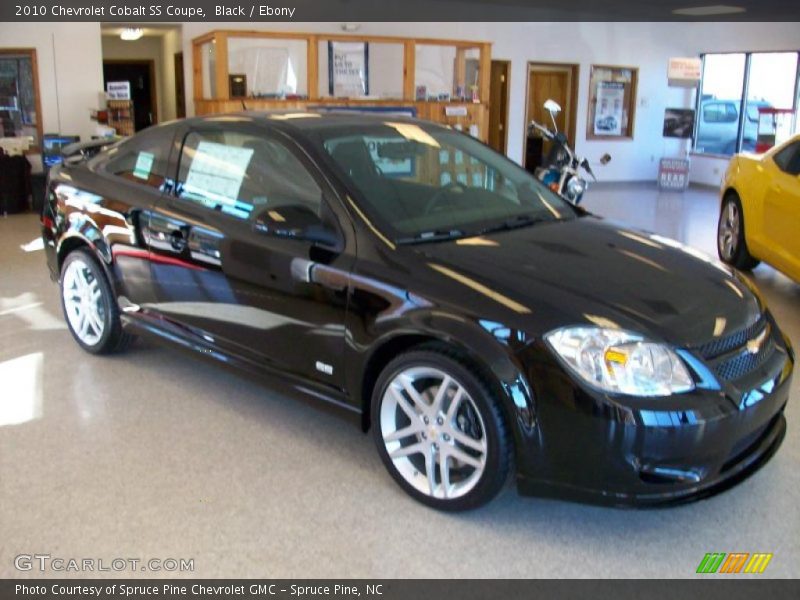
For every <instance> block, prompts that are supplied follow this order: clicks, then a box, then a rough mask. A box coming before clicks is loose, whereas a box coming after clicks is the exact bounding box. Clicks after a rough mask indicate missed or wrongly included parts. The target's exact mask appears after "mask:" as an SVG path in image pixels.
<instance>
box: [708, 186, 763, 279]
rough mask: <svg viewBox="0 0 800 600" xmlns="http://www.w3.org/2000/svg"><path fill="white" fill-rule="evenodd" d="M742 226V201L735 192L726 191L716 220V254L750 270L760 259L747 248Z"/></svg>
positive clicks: (724, 260) (721, 258)
mask: <svg viewBox="0 0 800 600" xmlns="http://www.w3.org/2000/svg"><path fill="white" fill-rule="evenodd" d="M744 228H745V222H744V211H743V210H742V201H741V200H740V199H739V195H738V194H737V193H736V192H728V193H727V194H725V197H724V198H723V200H722V206H721V208H720V211H719V221H718V222H717V255H718V256H719V258H720V260H722V262H724V263H727V264H729V265H731V266H733V267H736V268H737V269H740V270H742V271H750V270H751V269H754V268H755V267H757V266H758V264H759V262H760V261H759V260H758V259H756V258H754V257H753V256H752V255H751V254H750V251H749V250H748V248H747V239H746V236H745V233H744Z"/></svg>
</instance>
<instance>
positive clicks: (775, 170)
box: [717, 135, 800, 282]
mask: <svg viewBox="0 0 800 600" xmlns="http://www.w3.org/2000/svg"><path fill="white" fill-rule="evenodd" d="M717 252H718V253H719V257H720V258H721V259H722V261H723V262H726V263H728V264H729V265H732V266H734V267H736V268H737V269H745V270H749V269H752V268H753V267H755V266H756V265H757V264H758V263H759V261H762V260H763V261H764V262H766V263H769V264H771V265H772V266H773V267H775V268H776V269H778V270H779V271H782V272H784V273H786V275H788V276H789V277H791V278H792V279H794V280H795V281H797V282H800V135H796V136H795V137H793V138H792V139H790V140H789V141H788V142H786V143H784V144H781V145H780V146H776V147H775V148H772V149H771V150H769V151H768V152H766V153H765V154H760V155H757V154H737V155H736V156H734V157H733V158H732V159H731V162H730V164H729V165H728V170H727V172H726V173H725V179H724V181H723V183H722V203H721V205H720V215H719V225H718V226H717Z"/></svg>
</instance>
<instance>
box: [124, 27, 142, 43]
mask: <svg viewBox="0 0 800 600" xmlns="http://www.w3.org/2000/svg"><path fill="white" fill-rule="evenodd" d="M143 35H144V29H141V28H139V27H126V28H125V29H123V30H122V33H120V34H119V37H120V38H121V39H123V40H125V41H126V42H133V41H135V40H138V39H139V38H140V37H142V36H143Z"/></svg>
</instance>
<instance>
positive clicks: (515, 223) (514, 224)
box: [480, 215, 555, 235]
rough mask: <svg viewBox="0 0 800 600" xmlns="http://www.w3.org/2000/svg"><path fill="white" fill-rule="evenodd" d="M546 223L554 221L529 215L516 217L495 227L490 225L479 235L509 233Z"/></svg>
mask: <svg viewBox="0 0 800 600" xmlns="http://www.w3.org/2000/svg"><path fill="white" fill-rule="evenodd" d="M548 221H555V219H552V218H546V217H534V216H531V215H518V216H516V217H513V218H511V219H506V220H505V221H503V222H501V223H498V224H496V225H490V226H489V227H484V228H483V229H481V230H480V234H481V235H483V234H484V233H492V232H495V231H509V230H511V229H519V228H520V227H530V226H531V225H536V224H537V223H545V222H548Z"/></svg>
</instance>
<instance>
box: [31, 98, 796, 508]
mask: <svg viewBox="0 0 800 600" xmlns="http://www.w3.org/2000/svg"><path fill="white" fill-rule="evenodd" d="M45 204H46V206H45V208H44V212H43V216H42V221H43V233H44V240H45V246H46V250H47V260H48V264H49V268H50V271H51V273H52V277H53V279H55V280H57V281H58V282H59V284H60V290H61V298H62V303H63V308H64V315H65V318H66V321H67V323H68V325H69V329H70V331H71V332H72V335H73V336H74V338H75V340H76V341H77V343H78V344H79V345H80V346H81V347H82V348H83V349H84V350H86V351H88V352H92V353H98V354H99V353H106V352H113V351H118V350H121V349H122V348H124V347H125V346H126V345H127V344H128V342H129V341H130V340H132V339H133V336H134V335H136V334H150V335H154V336H157V337H160V338H162V339H164V340H167V341H169V342H171V343H173V344H175V345H177V346H179V347H184V348H187V349H189V350H192V351H195V352H196V353H197V354H199V355H202V356H205V357H210V358H212V359H216V360H218V361H221V362H223V363H227V364H229V365H234V366H237V367H239V368H241V369H244V370H246V371H249V372H251V373H253V374H256V375H258V376H261V377H263V378H266V379H268V380H269V382H271V385H272V386H273V387H274V388H276V389H278V390H280V391H282V392H283V393H288V394H293V395H298V396H302V397H305V398H308V399H310V400H312V401H315V402H317V403H319V404H321V405H323V406H327V407H332V408H335V409H338V410H339V412H341V413H342V414H344V415H346V416H348V417H350V418H352V420H353V421H355V422H356V423H357V424H359V425H360V426H361V427H362V428H363V429H364V430H365V431H366V430H369V429H371V430H372V434H373V436H374V438H375V442H376V445H377V448H378V453H379V454H380V456H381V458H382V460H383V462H384V463H385V465H386V468H387V469H388V471H389V473H390V474H391V475H392V477H394V479H395V480H396V481H397V482H398V484H399V485H400V486H401V487H402V488H403V489H404V490H405V491H406V492H408V493H409V494H410V495H411V496H413V497H414V498H416V499H417V500H419V501H421V502H424V503H425V504H428V505H430V506H433V507H435V508H439V509H445V510H462V509H468V508H472V507H475V506H478V505H480V504H482V503H484V502H487V501H488V500H490V499H491V498H492V497H494V496H495V495H496V494H497V493H498V491H499V490H500V489H501V487H502V486H503V484H504V483H505V482H506V481H507V479H508V476H509V472H510V471H513V473H514V475H515V476H516V480H517V485H518V488H519V490H520V491H521V492H522V493H525V494H531V495H539V496H557V497H563V498H570V499H574V500H582V501H589V502H597V503H604V504H611V505H636V506H651V505H663V504H670V503H676V502H681V501H686V500H691V499H697V498H700V497H704V496H707V495H709V494H712V493H714V492H717V491H720V490H722V489H724V488H727V487H729V486H731V485H733V484H735V483H736V482H738V481H740V480H742V479H743V478H745V477H746V476H747V475H749V474H751V473H752V472H754V471H755V470H756V469H757V468H759V467H760V466H761V465H763V464H764V463H765V462H766V461H767V460H768V459H769V458H770V457H771V456H772V455H773V454H774V453H775V451H776V450H777V448H778V447H779V445H780V443H781V441H782V439H783V436H784V433H785V429H786V422H785V420H784V416H783V412H784V407H785V406H786V402H787V398H788V391H789V386H790V380H791V375H792V368H793V364H794V353H793V351H792V348H791V345H790V342H789V340H788V338H787V337H786V336H784V335H783V334H782V333H781V331H780V329H779V328H778V325H777V324H776V322H775V320H774V318H773V317H772V315H771V314H770V312H769V310H768V309H767V307H766V306H765V304H764V301H763V300H762V298H761V297H760V296H759V293H758V291H757V290H756V289H755V288H754V287H753V285H752V284H750V283H749V282H748V280H747V279H745V278H744V277H742V276H741V275H739V274H738V273H736V272H734V271H732V270H730V269H728V268H727V267H724V266H722V265H721V264H719V263H717V262H715V261H712V260H711V259H709V258H707V257H706V256H705V255H703V254H700V253H698V252H696V251H695V250H693V249H691V248H688V247H685V246H683V245H681V244H679V243H677V242H675V241H673V240H670V239H667V238H663V237H660V236H658V235H653V234H650V233H645V232H641V231H634V230H630V229H626V228H623V227H620V226H619V225H615V224H612V223H608V222H605V221H603V220H601V219H599V218H597V217H595V216H593V215H591V214H589V213H587V212H586V211H584V210H582V209H580V208H576V207H575V206H572V205H571V204H568V203H567V202H565V201H564V200H562V199H561V198H560V197H558V196H557V195H555V194H553V193H552V192H550V191H549V190H548V189H546V188H545V187H544V186H542V185H540V183H539V182H538V181H536V180H535V179H534V178H533V177H532V176H531V175H529V174H528V173H527V172H526V171H524V170H522V169H521V168H520V167H518V166H517V165H516V164H514V163H512V162H511V161H509V160H507V159H506V158H504V157H503V156H501V155H499V154H497V153H495V152H494V151H492V150H490V149H489V148H488V147H486V146H484V145H483V144H481V143H480V142H478V141H476V140H475V139H472V138H471V137H469V136H467V135H464V134H462V133H460V132H458V131H455V130H453V129H451V128H449V127H445V126H440V125H435V124H431V123H426V122H423V121H418V120H414V119H409V118H404V117H399V116H374V115H371V116H367V115H362V114H354V113H349V114H345V113H342V114H335V113H316V112H302V113H242V114H236V115H222V116H209V117H204V118H194V119H188V120H183V121H178V122H172V123H168V124H165V125H162V126H157V127H152V128H150V129H147V130H146V131H144V132H142V133H140V134H138V135H136V136H134V137H132V138H130V139H127V140H125V141H123V142H121V143H118V144H116V145H113V146H111V147H110V148H107V149H105V150H103V151H101V152H98V153H97V154H96V155H95V156H93V157H91V158H88V159H87V158H85V156H77V155H76V156H72V157H68V158H67V159H66V162H65V164H64V165H63V166H62V167H60V168H58V169H56V170H54V171H52V172H51V175H50V179H49V184H48V201H47V202H46V203H45Z"/></svg>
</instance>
